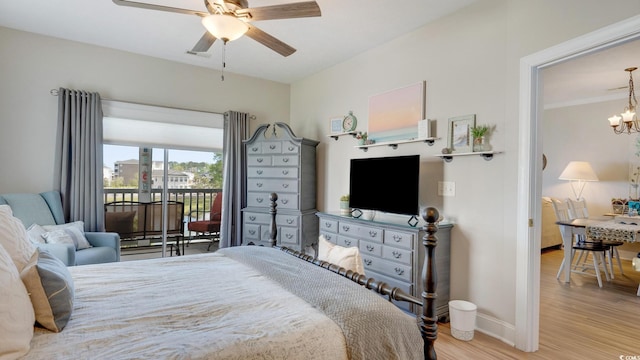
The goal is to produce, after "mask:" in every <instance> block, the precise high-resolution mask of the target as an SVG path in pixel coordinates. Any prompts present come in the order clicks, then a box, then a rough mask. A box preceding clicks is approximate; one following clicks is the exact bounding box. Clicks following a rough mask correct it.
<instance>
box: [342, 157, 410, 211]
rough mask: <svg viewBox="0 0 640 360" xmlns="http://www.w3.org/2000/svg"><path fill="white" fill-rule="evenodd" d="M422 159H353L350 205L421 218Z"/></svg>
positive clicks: (350, 179)
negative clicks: (419, 190)
mask: <svg viewBox="0 0 640 360" xmlns="http://www.w3.org/2000/svg"><path fill="white" fill-rule="evenodd" d="M419 182H420V156H419V155H410V156H394V157H383V158H366V159H351V169H350V178H349V206H350V207H352V208H355V209H361V210H378V211H383V212H388V213H394V214H403V215H418V212H419V209H418V206H419V205H418V188H419Z"/></svg>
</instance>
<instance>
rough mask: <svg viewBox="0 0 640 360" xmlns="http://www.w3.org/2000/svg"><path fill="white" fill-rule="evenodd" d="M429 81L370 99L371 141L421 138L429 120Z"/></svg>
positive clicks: (369, 128) (369, 129)
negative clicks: (421, 126) (420, 128)
mask: <svg viewBox="0 0 640 360" xmlns="http://www.w3.org/2000/svg"><path fill="white" fill-rule="evenodd" d="M426 84H427V83H426V81H420V82H417V83H414V84H411V85H409V86H405V87H402V88H399V89H394V90H390V91H387V92H384V93H382V94H377V95H374V96H371V97H369V127H368V131H369V139H373V140H375V141H376V142H384V141H393V140H411V139H417V138H418V122H419V121H421V120H424V118H425V92H426V86H427V85H426Z"/></svg>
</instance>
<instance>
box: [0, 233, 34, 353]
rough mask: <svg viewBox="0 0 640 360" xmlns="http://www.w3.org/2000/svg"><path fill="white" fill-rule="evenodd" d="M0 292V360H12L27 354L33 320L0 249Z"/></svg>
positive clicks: (8, 260) (24, 294)
mask: <svg viewBox="0 0 640 360" xmlns="http://www.w3.org/2000/svg"><path fill="white" fill-rule="evenodd" d="M0 289H2V290H0V334H2V335H1V336H2V340H0V359H5V358H7V359H16V358H19V357H21V356H22V355H24V354H26V353H27V352H28V351H29V348H30V344H31V338H33V322H34V321H35V316H34V314H33V307H32V306H31V301H29V294H27V289H26V288H25V287H24V284H23V283H22V281H20V275H19V274H18V270H16V266H15V265H14V263H13V260H12V259H11V256H10V255H9V253H8V252H7V251H6V250H5V249H4V248H3V247H2V246H1V245H0Z"/></svg>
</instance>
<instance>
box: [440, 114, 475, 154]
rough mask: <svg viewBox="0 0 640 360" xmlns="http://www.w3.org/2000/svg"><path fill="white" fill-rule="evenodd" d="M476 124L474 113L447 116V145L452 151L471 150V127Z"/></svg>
mask: <svg viewBox="0 0 640 360" xmlns="http://www.w3.org/2000/svg"><path fill="white" fill-rule="evenodd" d="M474 126H476V115H475V114H472V115H464V116H457V117H452V118H449V132H448V135H447V146H448V147H449V149H451V151H452V152H471V150H472V144H471V141H472V140H471V128H472V127H474Z"/></svg>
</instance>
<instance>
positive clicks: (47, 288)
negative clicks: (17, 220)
mask: <svg viewBox="0 0 640 360" xmlns="http://www.w3.org/2000/svg"><path fill="white" fill-rule="evenodd" d="M20 277H21V278H22V281H23V282H24V284H25V285H26V287H27V290H28V291H29V296H31V304H33V310H34V311H35V315H36V321H37V322H38V324H40V325H41V326H42V327H44V328H46V329H49V330H51V331H54V332H60V331H62V329H63V328H64V327H65V325H67V322H69V318H71V312H72V310H73V296H74V289H73V279H72V278H71V273H70V272H69V270H68V269H67V267H66V266H65V264H64V263H63V262H62V261H60V260H59V259H58V258H56V257H55V256H53V255H51V254H50V253H49V252H47V251H43V250H39V249H38V250H36V252H35V253H34V254H33V256H32V257H31V260H30V261H29V264H27V266H26V267H25V268H24V270H23V271H22V273H21V274H20Z"/></svg>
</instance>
